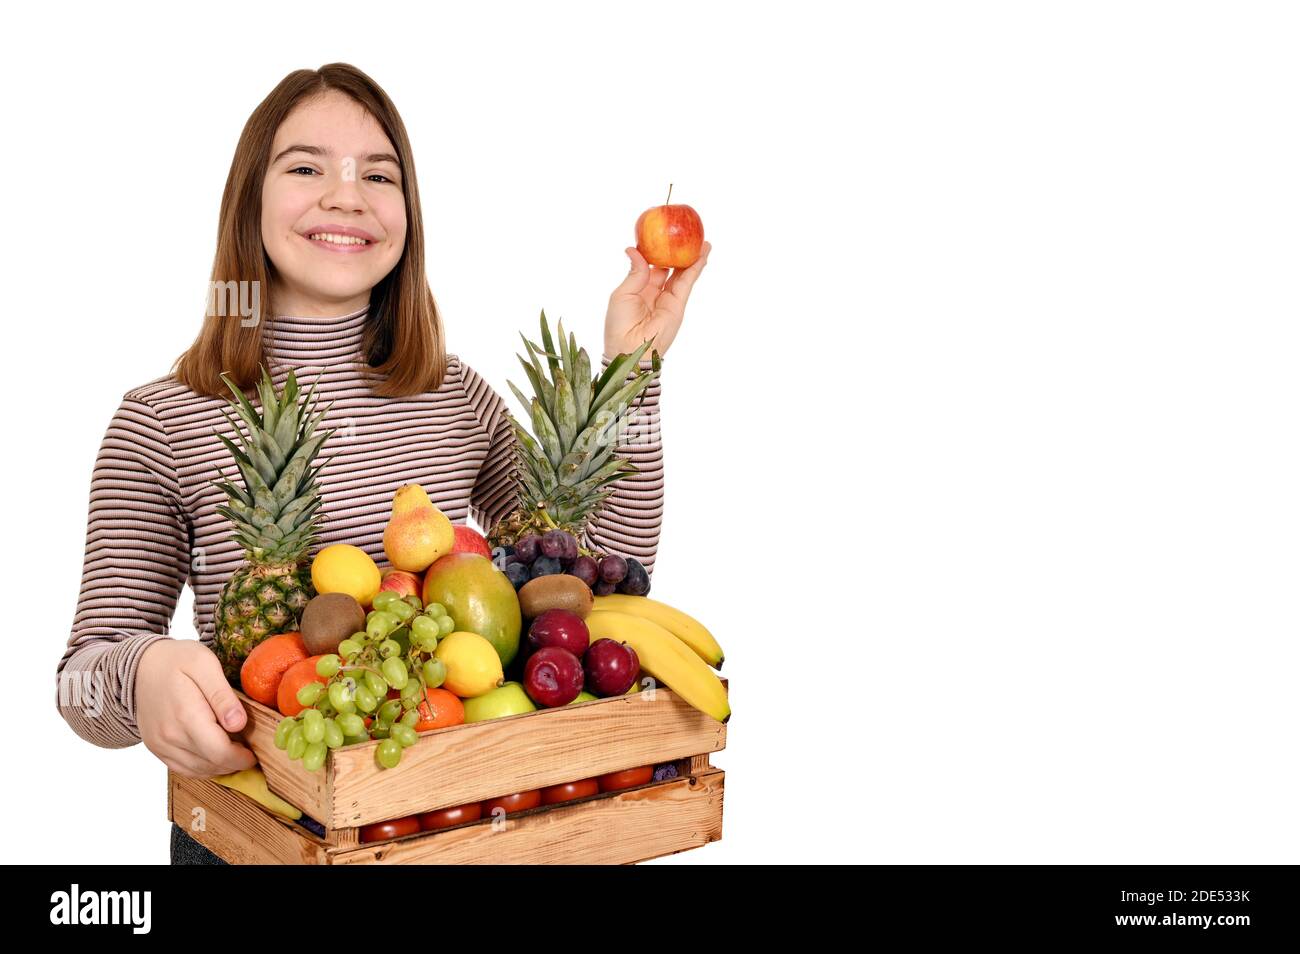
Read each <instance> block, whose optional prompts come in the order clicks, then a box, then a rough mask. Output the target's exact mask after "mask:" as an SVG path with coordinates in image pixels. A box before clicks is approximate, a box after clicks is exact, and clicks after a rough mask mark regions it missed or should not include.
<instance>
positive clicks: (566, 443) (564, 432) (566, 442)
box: [555, 371, 578, 450]
mask: <svg viewBox="0 0 1300 954" xmlns="http://www.w3.org/2000/svg"><path fill="white" fill-rule="evenodd" d="M555 427H556V430H557V431H558V432H559V435H560V448H561V449H562V450H568V448H569V447H571V446H572V445H573V438H574V437H575V436H576V435H577V433H578V405H577V402H576V401H575V400H574V396H573V387H572V386H571V385H570V384H569V378H568V375H566V374H565V373H564V372H563V371H557V372H556V373H555Z"/></svg>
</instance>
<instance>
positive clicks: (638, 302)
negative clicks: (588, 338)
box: [605, 242, 712, 360]
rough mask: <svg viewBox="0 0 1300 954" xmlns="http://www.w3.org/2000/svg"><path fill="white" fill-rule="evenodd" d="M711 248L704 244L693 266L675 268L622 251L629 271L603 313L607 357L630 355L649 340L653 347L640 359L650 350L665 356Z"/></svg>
mask: <svg viewBox="0 0 1300 954" xmlns="http://www.w3.org/2000/svg"><path fill="white" fill-rule="evenodd" d="M710 248H712V246H711V245H709V243H708V242H705V243H704V244H703V246H702V247H701V248H700V257H699V258H698V259H696V261H695V264H694V265H692V266H691V267H690V268H678V269H670V268H660V267H659V266H658V265H650V264H649V263H647V262H646V260H645V258H644V257H643V256H642V255H641V253H640V252H638V251H637V250H636V249H635V248H627V249H624V252H625V253H626V254H627V257H628V258H630V259H631V260H632V271H631V272H630V273H628V276H627V278H625V279H623V283H622V284H621V285H619V286H618V287H617V288H615V289H614V292H613V294H612V295H610V296H609V311H607V312H606V313H605V357H606V358H611V359H612V358H613V357H614V356H615V355H618V354H631V353H632V352H633V351H635V350H636V349H637V348H639V347H641V343H642V342H643V341H645V340H647V339H649V338H652V337H653V338H654V344H652V345H651V346H650V348H648V349H647V350H646V353H645V354H644V355H642V360H645V359H646V358H648V357H649V355H650V351H651V350H654V351H658V352H659V354H660V355H664V354H666V353H667V351H668V348H669V346H670V345H671V344H672V343H673V339H674V338H675V337H677V330H678V329H679V328H680V327H681V326H682V317H683V316H684V315H685V313H686V299H687V298H688V297H690V294H691V286H692V285H694V284H695V279H697V278H699V277H700V272H702V271H703V270H704V266H705V264H706V263H707V262H708V260H709V249H710ZM670 272H671V274H669V273H670Z"/></svg>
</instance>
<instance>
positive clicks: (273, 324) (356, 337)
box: [262, 306, 370, 365]
mask: <svg viewBox="0 0 1300 954" xmlns="http://www.w3.org/2000/svg"><path fill="white" fill-rule="evenodd" d="M369 313H370V309H369V307H368V306H367V307H366V308H362V309H360V310H359V311H354V312H351V313H349V314H346V315H339V316H337V317H333V318H306V317H301V316H298V315H276V316H275V317H274V318H270V319H268V320H266V321H264V322H263V324H264V328H263V338H262V341H263V346H264V348H265V349H266V354H267V356H268V357H269V358H272V359H274V360H275V361H276V362H277V363H283V364H292V365H328V364H338V363H347V362H353V361H358V360H364V358H363V357H362V353H361V342H362V338H363V337H364V336H365V332H366V319H367V318H368V317H369Z"/></svg>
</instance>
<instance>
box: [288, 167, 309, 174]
mask: <svg viewBox="0 0 1300 954" xmlns="http://www.w3.org/2000/svg"><path fill="white" fill-rule="evenodd" d="M303 171H306V172H310V173H311V174H312V175H315V174H316V170H315V169H313V168H312V167H311V166H298V167H297V168H295V169H290V170H289V172H290V173H295V172H303Z"/></svg>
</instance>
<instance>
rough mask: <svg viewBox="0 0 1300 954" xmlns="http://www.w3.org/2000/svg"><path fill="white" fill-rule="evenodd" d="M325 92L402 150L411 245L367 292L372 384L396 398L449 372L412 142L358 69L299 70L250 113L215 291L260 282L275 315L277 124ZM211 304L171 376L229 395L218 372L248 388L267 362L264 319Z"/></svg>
mask: <svg viewBox="0 0 1300 954" xmlns="http://www.w3.org/2000/svg"><path fill="white" fill-rule="evenodd" d="M327 90H338V91H340V92H342V93H345V94H346V95H348V96H350V97H351V98H352V99H353V100H355V101H356V102H357V103H359V104H360V105H361V106H362V107H364V108H365V109H366V110H367V111H369V113H370V115H372V116H373V117H374V118H375V120H376V121H377V122H378V123H379V125H380V126H381V127H382V128H383V130H384V133H385V134H386V135H387V136H388V138H389V140H390V141H391V142H392V143H393V146H394V148H396V150H397V158H398V160H399V163H400V165H401V170H402V177H401V178H402V193H403V196H404V198H405V201H406V248H405V249H404V250H403V252H402V257H401V258H400V259H399V260H398V262H397V264H396V265H395V266H394V267H393V270H392V271H391V272H389V273H388V274H387V275H386V276H384V278H383V279H382V280H381V281H380V282H379V283H378V284H377V285H376V286H375V287H374V288H373V289H372V290H371V292H370V311H369V315H368V317H367V321H366V325H367V328H366V334H365V339H364V343H363V346H362V347H363V352H364V354H365V356H366V361H367V363H368V364H369V365H370V367H372V368H373V369H374V370H375V371H376V372H378V373H379V374H381V375H382V376H383V377H382V379H381V380H380V381H379V382H378V383H376V384H375V385H374V390H375V392H376V393H378V394H382V395H385V396H389V397H397V396H403V395H409V394H419V393H421V392H423V391H433V390H436V389H437V388H438V387H439V386H440V385H441V384H442V379H443V375H444V374H445V373H446V368H447V354H446V351H445V350H444V346H443V335H442V321H441V319H440V317H439V315H438V307H437V305H436V303H435V302H434V299H433V292H432V291H430V289H429V283H428V279H427V277H426V273H425V269H424V225H423V220H422V218H421V215H420V192H419V188H418V187H417V185H416V181H415V160H414V158H413V157H412V155H411V142H410V140H409V139H408V138H407V136H406V126H405V125H404V124H403V123H402V118H401V116H400V115H399V114H398V112H397V107H396V106H394V105H393V102H392V100H390V99H389V98H388V95H387V94H386V93H385V92H384V91H383V90H382V89H381V88H380V87H379V85H378V84H377V83H376V82H375V81H374V80H372V79H371V78H370V77H369V76H367V75H366V74H365V73H363V72H361V71H360V70H359V69H357V68H356V67H355V66H351V65H350V64H348V63H329V64H326V65H325V66H322V67H321V68H320V69H318V70H295V71H294V72H292V73H290V74H289V75H288V76H286V77H285V78H284V79H283V80H281V81H280V84H279V85H278V86H276V88H275V89H273V90H272V91H271V94H270V95H269V96H267V97H266V99H264V100H262V102H261V103H260V104H258V107H257V108H256V109H255V110H253V114H252V115H251V116H249V117H248V122H246V123H245V124H244V131H243V132H242V133H241V134H240V136H239V144H238V145H237V146H236V147H235V156H234V159H233V160H232V161H231V163H230V173H229V175H228V176H227V177H226V189H225V192H224V193H223V194H222V196H221V218H220V220H219V222H218V225H217V253H216V257H215V259H214V261H213V264H212V282H213V284H212V285H209V289H210V290H211V289H213V288H219V287H221V286H222V285H224V284H226V283H230V282H254V281H255V282H260V285H257V286H252V287H256V288H258V289H259V293H260V297H261V301H260V311H261V313H262V314H264V315H274V314H275V313H276V311H275V303H274V300H273V295H274V290H273V286H272V283H271V281H270V278H271V272H272V265H271V261H270V259H269V258H268V257H267V254H266V249H265V248H264V247H263V245H262V225H261V218H262V183H263V181H264V180H265V178H266V169H267V166H268V164H269V163H270V157H271V144H272V142H273V140H274V138H275V132H276V130H277V129H278V128H279V126H280V123H281V122H283V121H284V118H285V117H286V116H288V115H289V113H290V112H291V111H292V110H293V108H294V107H295V106H297V105H298V104H299V103H300V102H302V101H303V100H306V99H310V98H311V97H313V96H318V95H320V94H322V93H324V92H326V91H327ZM218 283H220V284H218ZM231 287H235V286H231ZM239 287H249V286H239ZM211 294H212V293H211V291H210V292H209V295H210V297H211ZM208 310H209V311H210V312H215V313H212V314H208V315H206V316H205V317H204V319H203V327H202V329H201V330H200V331H199V335H198V337H197V338H196V339H195V340H194V343H193V344H192V345H190V347H189V349H188V350H187V351H186V352H185V353H184V354H182V355H181V356H180V357H179V358H177V359H176V363H175V364H174V365H173V367H172V373H173V374H174V375H175V377H176V379H177V380H178V381H181V382H182V383H184V384H186V385H187V386H189V387H190V388H191V389H192V390H193V391H195V392H197V393H199V394H207V395H213V396H218V395H224V394H225V393H226V392H227V388H226V386H225V385H224V384H223V383H222V381H221V378H220V376H219V375H220V374H221V372H223V371H224V372H225V373H226V374H228V375H230V377H231V379H232V380H234V381H235V382H236V383H238V384H239V385H240V386H241V387H245V388H247V387H251V386H252V385H253V384H254V382H256V381H257V380H258V378H259V376H260V370H259V369H260V365H261V364H262V362H263V360H264V355H263V349H262V328H261V326H260V324H258V325H254V326H252V327H246V326H245V325H244V324H243V322H241V321H239V320H238V319H236V318H232V317H226V316H223V315H222V313H221V310H219V309H211V308H209V309H208Z"/></svg>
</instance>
